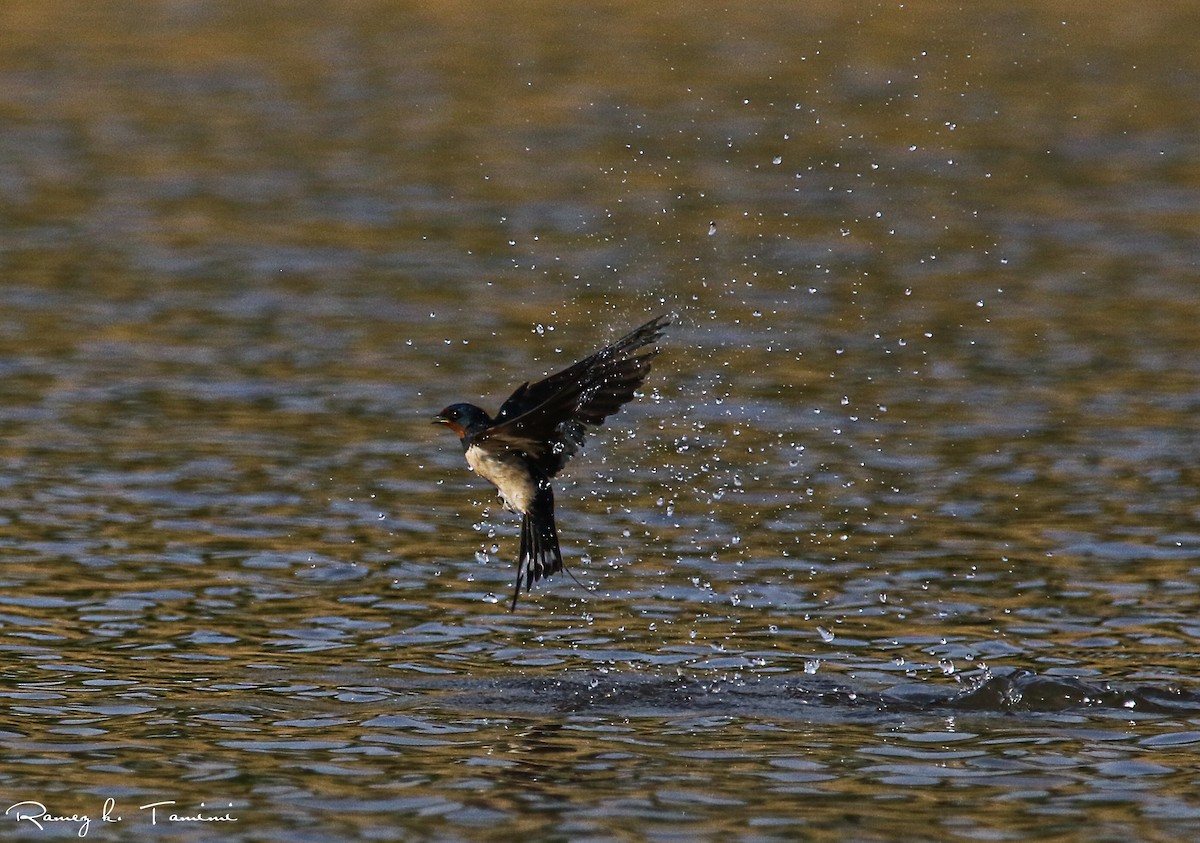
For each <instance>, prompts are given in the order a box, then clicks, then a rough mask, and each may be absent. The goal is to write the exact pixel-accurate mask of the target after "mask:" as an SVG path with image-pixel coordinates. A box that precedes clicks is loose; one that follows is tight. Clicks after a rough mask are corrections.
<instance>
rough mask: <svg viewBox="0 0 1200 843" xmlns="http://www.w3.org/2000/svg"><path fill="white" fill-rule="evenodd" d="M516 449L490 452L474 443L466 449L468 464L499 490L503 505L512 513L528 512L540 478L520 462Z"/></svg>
mask: <svg viewBox="0 0 1200 843" xmlns="http://www.w3.org/2000/svg"><path fill="white" fill-rule="evenodd" d="M521 460H522V457H521V455H520V454H518V453H516V452H515V451H505V452H503V453H501V454H498V455H497V454H489V453H488V452H487V451H484V450H483V449H482V448H479V447H477V446H475V445H472V446H471V447H469V448H467V465H469V466H471V470H472V471H474V472H475V473H476V474H478V475H479V476H480V477H482V478H483V479H485V480H487V481H489V482H490V483H491V484H492V485H493V486H495V487H496V488H497V489H499V490H500V497H501V498H503V499H504V505H505V507H507V508H508V509H510V510H512V511H513V512H520V513H526V512H528V511H529V508H530V507H531V506H533V499H534V497H535V496H536V495H537V481H536V480H534V479H533V477H532V476H531V475H530V474H529V472H528V471H527V470H526V469H525V467H524V466H523V465H522V464H521Z"/></svg>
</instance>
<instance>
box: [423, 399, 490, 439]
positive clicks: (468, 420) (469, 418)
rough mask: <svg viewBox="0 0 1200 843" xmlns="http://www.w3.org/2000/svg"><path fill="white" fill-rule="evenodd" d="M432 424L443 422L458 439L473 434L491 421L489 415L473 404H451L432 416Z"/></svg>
mask: <svg viewBox="0 0 1200 843" xmlns="http://www.w3.org/2000/svg"><path fill="white" fill-rule="evenodd" d="M433 423H434V424H444V425H445V426H446V427H448V428H450V429H451V430H453V431H454V435H455V436H457V437H458V438H460V439H465V438H466V437H468V436H473V435H475V434H476V433H479V432H480V431H481V430H483V429H484V428H486V427H488V426H489V425H491V423H492V419H491V417H490V416H489V415H488V414H487V413H485V412H484V411H483V410H481V409H480V408H479V407H476V406H475V405H474V404H451V405H450V406H449V407H447V408H446V409H444V410H442V411H441V412H440V413H438V414H437V415H436V416H434V417H433Z"/></svg>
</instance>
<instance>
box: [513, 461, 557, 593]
mask: <svg viewBox="0 0 1200 843" xmlns="http://www.w3.org/2000/svg"><path fill="white" fill-rule="evenodd" d="M562 569H563V559H562V551H561V550H559V548H558V529H557V528H556V527H555V526H554V490H553V489H551V488H550V483H549V482H547V481H545V480H543V481H541V482H540V483H539V484H538V491H537V495H536V496H535V497H534V499H533V505H532V506H530V507H529V511H528V512H526V513H525V514H524V516H522V518H521V555H520V556H519V557H518V558H517V582H516V584H515V585H514V586H513V598H512V606H511V609H516V608H517V598H518V597H520V596H521V577H522V576H524V577H525V590H526V591H529V589H531V588H533V584H534V583H535V582H537V581H538V580H540V579H541V578H542V577H548V576H550V575H551V574H557V573H558V572H559V571H561V570H562Z"/></svg>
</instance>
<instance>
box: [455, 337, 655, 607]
mask: <svg viewBox="0 0 1200 843" xmlns="http://www.w3.org/2000/svg"><path fill="white" fill-rule="evenodd" d="M669 324H671V320H670V319H669V318H668V317H666V316H659V317H657V318H655V319H651V320H650V321H649V322H647V323H646V324H645V325H642V326H641V327H640V328H636V329H634V330H633V331H631V332H629V333H628V334H627V335H626V336H624V337H622V338H621V339H619V340H617V341H616V342H614V343H613V344H612V345H609V346H607V347H606V348H602V349H601V350H600V351H597V352H596V353H595V354H593V355H592V356H591V357H588V358H586V359H584V360H580V361H579V362H578V363H576V364H575V365H573V366H570V367H569V368H566V369H563V370H562V371H561V372H558V373H556V374H553V375H550V376H549V377H547V378H544V379H542V380H540V381H538V382H537V383H532V384H531V383H529V382H528V381H526V382H525V383H523V384H521V385H520V386H519V387H517V389H516V391H515V392H513V394H512V395H510V396H509V397H508V400H507V401H505V402H504V403H503V404H502V405H501V406H500V412H498V413H497V414H496V417H495V418H494V419H493V418H492V417H491V416H489V415H488V414H487V413H486V412H485V411H484V410H482V409H481V408H479V407H476V406H475V405H474V404H451V405H450V406H449V407H446V408H445V409H444V410H442V411H441V412H440V413H438V414H437V415H436V416H434V418H433V423H434V424H441V425H445V426H446V427H448V428H450V430H452V431H453V432H454V433H455V434H456V435H457V436H458V437H459V439H460V440H461V441H462V446H463V452H464V453H465V455H466V458H467V465H469V466H470V467H471V470H472V471H474V472H475V473H476V474H478V475H479V476H480V477H483V478H484V479H485V480H487V481H489V482H490V483H491V484H492V485H493V486H495V487H496V489H497V490H498V491H499V492H500V498H501V500H502V501H503V502H504V506H505V508H506V509H508V510H509V511H511V512H515V513H518V514H520V516H521V551H520V554H519V555H518V556H517V581H516V584H515V585H514V587H513V597H512V606H511V607H510V608H511V609H516V608H517V598H518V597H520V596H521V579H522V576H523V577H524V580H525V590H526V591H529V590H530V589H531V588H532V587H533V584H534V583H535V582H537V581H538V580H540V579H541V578H542V577H545V576H549V575H551V574H556V573H558V572H559V571H561V570H563V559H562V551H561V550H560V549H559V546H558V529H557V528H556V527H555V524H554V490H553V488H552V487H551V485H550V481H551V479H552V478H553V477H554V475H556V474H558V472H560V471H562V469H563V466H565V465H566V464H567V461H568V460H570V459H571V457H573V456H574V455H575V454H576V453H577V452H578V451H579V449H580V448H581V447H582V446H583V439H584V436H585V435H586V434H587V432H588V426H589V425H593V426H594V425H598V424H600V423H601V422H602V421H604V420H605V419H606V418H608V417H609V416H611V415H612V414H613V413H615V412H617V410H619V409H621V407H622V406H623V405H624V404H625V403H626V402H628V401H629V400H630V399H631V398H633V394H634V392H635V391H636V390H637V389H638V387H640V386H641V385H642V383H643V382H644V381H645V380H646V376H647V375H648V374H649V373H650V362H651V361H652V360H653V359H654V356H655V355H656V354H658V349H656V348H655V349H650V350H648V351H642V349H644V348H646V347H647V346H649V345H653V344H654V343H655V342H656V341H657V340H658V339H659V337H661V336H662V333H663V330H664V329H665V328H666V327H667V325H669ZM639 352H640V353H639Z"/></svg>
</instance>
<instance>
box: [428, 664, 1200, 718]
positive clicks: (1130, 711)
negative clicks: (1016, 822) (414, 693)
mask: <svg viewBox="0 0 1200 843" xmlns="http://www.w3.org/2000/svg"><path fill="white" fill-rule="evenodd" d="M428 690H430V691H435V690H440V691H441V692H442V694H443V695H442V696H441V697H440V704H441V705H444V706H447V707H452V708H456V709H460V710H461V709H468V710H469V709H478V710H481V711H492V712H499V713H504V714H507V715H518V716H519V715H527V716H542V717H544V716H546V715H548V714H553V715H557V716H561V715H567V714H571V715H579V714H595V715H606V716H612V715H621V716H625V717H651V718H678V717H682V716H695V717H714V718H758V719H771V718H775V719H783V720H805V719H819V720H838V719H847V720H849V719H860V718H863V717H874V716H876V715H880V714H883V715H888V714H892V715H912V714H918V715H920V714H928V715H946V714H953V713H971V714H981V715H987V714H1008V715H1028V714H1043V713H1076V714H1095V715H1097V716H1101V717H1105V716H1111V715H1114V714H1116V715H1119V716H1123V717H1127V718H1128V717H1132V716H1143V715H1173V716H1178V717H1184V716H1188V717H1195V716H1197V715H1198V714H1200V693H1197V692H1196V691H1190V690H1184V689H1181V688H1176V687H1157V686H1151V685H1134V684H1110V683H1090V682H1085V681H1083V680H1080V679H1074V678H1066V677H1054V676H1041V675H1038V674H1036V673H1033V672H1031V671H1027V670H1022V669H1013V670H1005V671H996V672H995V673H988V674H986V675H984V676H982V677H980V678H979V679H977V680H975V681H973V682H972V683H971V684H970V685H969V686H968V687H966V688H961V687H960V688H956V687H943V686H937V685H933V684H931V683H911V684H902V685H897V686H894V687H892V688H887V689H884V690H856V689H854V688H851V687H848V685H847V684H846V683H843V682H838V681H836V680H833V679H826V678H823V677H817V676H811V677H805V678H804V679H801V680H798V679H796V678H794V677H792V676H779V675H773V674H752V675H749V676H738V677H737V678H735V679H712V678H706V677H700V676H695V675H680V676H678V677H676V678H673V679H668V678H664V677H661V676H653V675H647V674H643V673H631V672H622V671H607V672H604V673H600V674H598V673H591V672H580V673H567V674H559V675H556V676H553V677H550V676H539V677H527V678H516V679H492V680H489V681H478V680H472V679H465V680H464V679H452V680H449V681H446V682H434V683H431V684H430V685H429V686H428ZM424 702H426V703H427V702H429V698H426V699H425V700H424Z"/></svg>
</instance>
